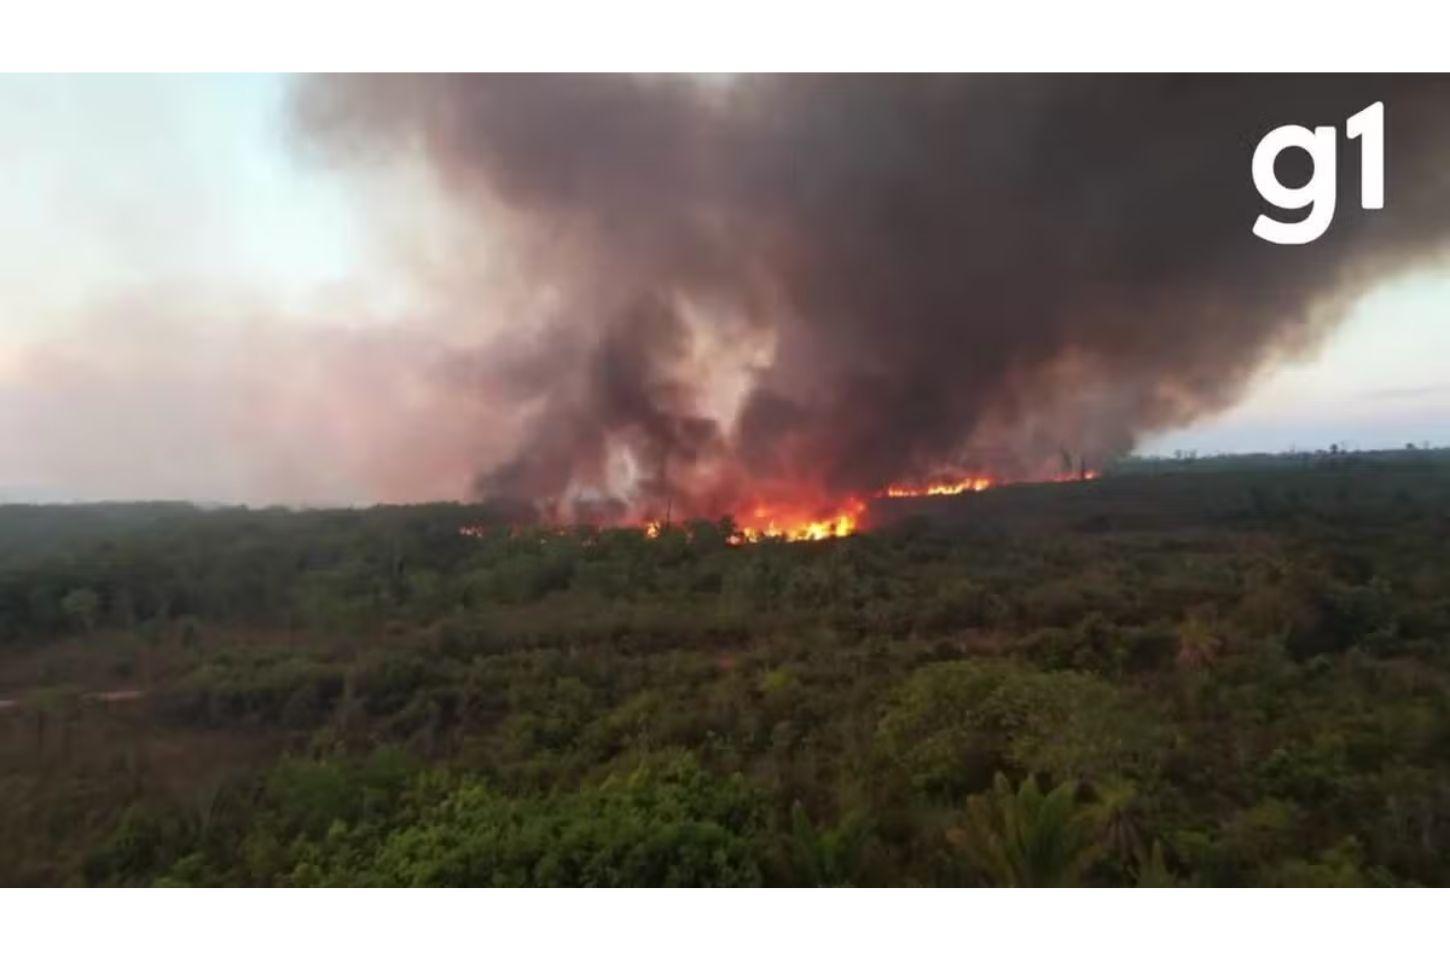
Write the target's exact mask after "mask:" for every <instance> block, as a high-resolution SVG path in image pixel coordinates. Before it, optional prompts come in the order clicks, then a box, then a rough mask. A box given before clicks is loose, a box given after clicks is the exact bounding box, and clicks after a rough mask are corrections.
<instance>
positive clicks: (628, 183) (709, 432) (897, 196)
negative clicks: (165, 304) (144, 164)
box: [297, 76, 1450, 515]
mask: <svg viewBox="0 0 1450 960" xmlns="http://www.w3.org/2000/svg"><path fill="white" fill-rule="evenodd" d="M1376 100H1382V101H1384V103H1385V106H1386V169H1387V181H1386V204H1385V209H1384V210H1382V211H1364V210H1361V209H1360V206H1359V192H1358V191H1359V144H1358V142H1357V141H1349V140H1347V139H1346V137H1345V135H1344V123H1345V120H1346V118H1348V117H1349V116H1351V115H1352V114H1354V113H1356V112H1358V111H1359V110H1361V109H1362V108H1364V107H1365V106H1367V105H1369V104H1370V103H1372V102H1374V101H1376ZM297 116H298V118H299V122H300V125H301V127H302V129H303V130H304V131H305V132H306V134H307V135H308V137H309V139H310V141H311V142H313V143H318V144H321V145H322V146H323V147H324V148H325V149H327V150H329V151H331V152H332V155H334V156H336V157H339V158H342V159H346V160H349V161H356V160H357V159H359V158H373V159H377V158H388V157H391V156H414V157H421V158H422V159H423V160H424V162H425V163H426V164H427V165H428V167H429V168H430V169H431V170H433V171H434V172H435V173H436V177H437V181H438V183H439V184H440V185H441V186H442V188H443V189H444V190H445V191H447V193H448V194H449V195H450V196H451V197H452V198H454V201H455V202H456V204H457V205H458V206H459V209H461V210H463V211H464V212H466V213H467V214H468V215H469V216H472V217H476V218H478V219H480V220H481V221H486V222H488V223H489V224H491V226H492V228H493V229H494V230H496V231H498V232H500V233H502V234H504V235H506V236H507V237H508V241H509V242H508V243H507V244H506V245H505V246H506V247H507V248H508V249H509V250H511V251H512V254H511V255H512V256H514V257H515V258H516V259H517V263H516V264H515V265H514V266H515V268H516V269H517V271H520V272H521V275H523V276H525V277H527V278H528V281H529V283H530V284H531V285H533V286H534V288H535V289H536V290H537V292H538V296H537V298H536V305H535V308H534V309H531V310H530V311H528V312H527V313H521V314H520V315H519V316H518V317H517V318H515V319H514V321H513V322H512V324H511V332H510V333H509V334H508V335H507V336H506V337H503V338H501V340H500V342H498V343H497V344H495V346H494V348H493V349H492V350H491V351H489V352H488V354H487V355H486V356H484V357H482V358H481V359H479V360H478V375H479V377H480V378H482V379H483V380H485V381H487V382H488V383H489V385H490V389H491V390H492V391H494V392H495V395H497V396H502V397H506V398H507V400H506V402H508V403H511V404H514V405H515V406H516V409H517V410H518V411H520V412H519V416H520V417H521V418H522V421H521V425H520V427H521V429H520V432H519V434H518V438H519V439H518V443H517V446H516V449H515V450H514V452H513V454H512V456H509V457H506V458H505V459H503V460H501V461H500V462H496V463H485V464H480V474H479V480H478V489H479V493H480V494H481V495H484V496H490V497H500V498H512V499H517V500H520V501H527V502H531V503H536V504H547V505H551V506H552V508H553V509H554V510H556V511H558V512H560V513H563V514H566V515H579V514H580V513H587V512H589V511H594V512H596V513H598V512H600V511H603V512H604V513H606V514H607V513H608V512H609V511H611V510H613V511H617V512H627V513H629V514H631V515H647V514H650V513H653V514H655V515H658V514H659V512H661V511H662V510H664V509H671V508H672V509H674V510H675V511H676V513H677V515H678V514H682V513H684V512H692V513H705V514H708V513H713V512H717V511H719V512H723V511H725V510H729V509H734V508H738V507H739V506H741V505H742V504H743V503H746V502H749V501H751V500H759V499H765V500H770V499H771V498H791V497H793V498H801V497H811V498H815V499H817V500H818V501H819V502H826V501H829V500H830V499H831V498H838V497H842V496H847V495H851V494H863V493H867V492H870V491H875V490H879V489H881V488H882V487H884V486H886V485H887V484H889V483H891V482H894V481H903V480H907V481H910V480H922V479H929V478H931V477H933V476H935V475H939V474H942V473H963V472H972V471H978V472H989V473H993V474H995V475H999V476H1005V477H1011V478H1020V479H1029V478H1032V477H1035V476H1041V475H1043V474H1045V473H1051V472H1054V471H1056V470H1057V469H1059V464H1060V463H1061V462H1062V460H1063V458H1064V456H1065V455H1066V456H1070V457H1073V458H1085V459H1086V460H1087V461H1088V462H1089V463H1094V462H1101V461H1102V460H1103V459H1105V458H1107V457H1109V456H1111V455H1113V454H1116V453H1120V452H1123V451H1126V450H1128V449H1130V448H1131V447H1132V446H1133V444H1134V443H1135V441H1136V440H1137V439H1138V438H1140V437H1141V436H1143V435H1144V434H1145V433H1148V432H1151V431H1156V430H1161V429H1165V428H1169V427H1174V426H1181V425H1183V424H1185V423H1187V422H1189V421H1191V420H1192V419H1194V418H1195V417H1198V416H1200V415H1202V414H1204V413H1206V412H1211V411H1215V410H1218V409H1221V408H1223V407H1224V406H1226V405H1227V404H1229V403H1230V402H1231V401H1233V400H1234V399H1235V398H1236V397H1237V396H1238V395H1239V393H1240V392H1241V390H1242V388H1243V387H1244V386H1245V384H1246V382H1247V380H1248V378H1250V377H1251V376H1252V375H1253V374H1254V373H1255V372H1256V371H1257V370H1259V369H1260V368H1262V367H1263V366H1264V365H1265V364H1266V363H1269V362H1272V361H1273V360H1274V359H1276V358H1278V357H1280V356H1281V355H1283V354H1285V353H1286V352H1293V351H1296V350H1301V349H1303V348H1304V347H1305V346H1307V345H1310V344H1313V343H1314V342H1315V341H1316V340H1317V338H1318V337H1319V336H1320V335H1321V334H1322V333H1323V331H1324V330H1325V329H1327V327H1328V326H1329V325H1331V324H1332V323H1333V322H1334V321H1335V320H1336V319H1337V318H1338V316H1339V315H1340V314H1341V313H1342V312H1343V309H1344V307H1345V306H1346V305H1347V303H1348V301H1349V300H1350V299H1351V298H1352V297H1354V296H1355V295H1357V294H1359V293H1361V292H1363V290H1364V289H1365V288H1366V287H1367V286H1368V285H1370V284H1371V283H1373V282H1376V281H1379V280H1380V279H1382V278H1383V277H1385V276H1387V275H1388V274H1390V273H1392V272H1396V271H1401V270H1404V269H1407V268H1410V267H1413V266H1415V265H1417V264H1418V263H1421V262H1423V261H1425V260H1426V259H1428V258H1430V257H1432V256H1436V255H1438V254H1439V253H1440V251H1441V249H1442V247H1443V245H1444V242H1445V241H1446V239H1447V238H1450V81H1447V80H1445V79H1429V78H1413V77H1400V78H1388V79H1385V78H1374V77H1282V76H1275V77H1151V76H1131V77H1102V76H1097V77H1073V76H1054V77H1031V78H1029V77H1012V76H993V77H974V76H965V77H886V76H872V77H742V78H730V79H723V80H722V79H713V78H712V79H700V78H678V77H671V78H660V77H647V78H635V77H623V76H607V77H587V76H577V77H546V76H532V77H501V76H470V77H450V76H428V77H347V78H339V77H322V78H315V79H313V80H311V81H309V82H307V83H305V84H304V85H303V86H302V87H301V89H300V91H299V96H298V99H297ZM1288 123H1295V124H1301V125H1304V126H1310V127H1312V126H1316V125H1335V126H1336V127H1337V128H1338V129H1339V144H1340V148H1339V164H1338V166H1339V171H1338V180H1339V203H1338V212H1337V214H1336V217H1335V219H1334V222H1333V224H1332V225H1331V227H1330V228H1329V231H1328V233H1327V234H1326V235H1325V236H1324V237H1322V238H1321V239H1320V240H1318V241H1316V242H1314V243H1311V244H1308V245H1306V246H1300V247H1285V246H1275V245H1272V244H1268V243H1266V242H1264V241H1262V240H1260V239H1258V238H1256V237H1255V236H1253V235H1252V233H1251V232H1250V228H1251V226H1252V224H1253V222H1254V219H1255V217H1256V216H1257V215H1258V214H1259V213H1261V212H1270V213H1273V214H1275V215H1276V216H1278V217H1279V218H1280V219H1290V218H1295V217H1297V216H1298V214H1293V213H1286V212H1284V211H1273V210H1269V209H1268V208H1267V205H1266V204H1265V203H1264V201H1262V200H1261V199H1260V198H1259V197H1258V195H1257V193H1256V191H1255V190H1254V187H1253V184H1252V180H1251V177H1250V158H1251V156H1252V153H1253V149H1254V146H1255V145H1256V143H1257V142H1258V140H1259V139H1260V138H1261V137H1262V136H1263V135H1264V134H1265V133H1267V132H1268V131H1269V130H1270V129H1272V128H1274V127H1276V126H1279V125H1282V124H1288ZM1292 160H1293V158H1292V157H1288V156H1286V157H1285V158H1284V160H1283V161H1282V162H1281V164H1280V166H1281V169H1282V170H1283V173H1282V179H1284V180H1285V182H1290V183H1292V182H1293V179H1294V178H1293V176H1292V173H1293V171H1292V170H1290V169H1288V168H1290V167H1292V166H1293V163H1292ZM1300 175H1301V176H1303V177H1307V175H1308V170H1307V164H1305V169H1304V170H1303V171H1302V172H1301V174H1300ZM487 255H488V256H493V257H496V256H497V251H496V249H493V248H491V250H490V252H489V253H488V254H487ZM457 256H458V257H459V258H460V259H461V260H462V261H463V263H464V264H465V266H466V264H467V260H468V258H469V257H471V256H474V254H472V253H471V252H470V251H468V250H461V251H459V252H458V254H457ZM477 256H480V257H482V256H484V254H478V255H477Z"/></svg>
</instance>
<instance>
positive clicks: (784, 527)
mask: <svg viewBox="0 0 1450 960" xmlns="http://www.w3.org/2000/svg"><path fill="white" fill-rule="evenodd" d="M865 512H866V504H865V502H864V501H862V500H857V499H854V498H853V499H851V500H847V501H846V502H845V503H844V504H842V505H841V506H840V507H838V508H835V509H832V510H827V511H816V512H805V513H803V512H802V511H800V510H799V509H798V508H796V509H792V508H789V507H779V506H772V505H768V504H758V505H756V506H755V507H754V508H753V509H751V510H750V511H749V515H750V518H751V521H752V523H751V525H748V526H742V527H740V529H739V531H738V533H737V534H736V535H735V537H734V538H733V542H735V543H755V542H757V541H760V540H767V539H774V538H781V539H785V540H790V541H797V540H828V539H830V538H831V537H848V536H850V535H851V534H853V533H855V532H856V529H857V527H858V526H859V525H860V520H861V514H863V513H865Z"/></svg>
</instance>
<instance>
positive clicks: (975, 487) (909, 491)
mask: <svg viewBox="0 0 1450 960" xmlns="http://www.w3.org/2000/svg"><path fill="white" fill-rule="evenodd" d="M993 483H994V481H993V480H992V478H991V477H963V478H962V479H960V480H952V481H949V482H947V483H931V484H927V485H926V486H924V487H910V486H904V485H901V484H893V485H892V486H889V487H887V488H886V489H885V490H883V491H882V492H881V495H882V496H883V497H950V496H955V495H956V494H959V493H980V492H981V491H983V490H986V489H987V488H988V487H990V486H992V485H993Z"/></svg>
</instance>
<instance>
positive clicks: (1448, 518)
mask: <svg viewBox="0 0 1450 960" xmlns="http://www.w3.org/2000/svg"><path fill="white" fill-rule="evenodd" d="M865 526H866V529H865V531H864V532H862V533H858V534H856V535H853V536H849V537H843V538H837V539H829V540H824V541H821V542H811V543H791V542H784V541H780V540H765V541H762V542H758V543H744V544H740V543H735V542H732V541H734V540H735V538H734V537H733V536H732V534H733V533H734V530H735V527H734V522H733V521H732V520H731V519H730V518H710V519H708V520H699V521H690V522H683V523H679V522H677V523H674V524H671V525H667V526H665V527H664V528H663V529H661V530H660V531H659V533H658V535H657V536H647V535H646V533H645V532H644V531H642V530H639V529H623V528H617V529H608V528H586V527H579V528H569V529H548V528H534V527H517V526H511V525H509V524H507V523H503V522H500V521H499V519H498V518H497V517H496V516H493V515H491V513H490V511H489V510H488V509H487V508H486V507H485V506H482V505H478V504H427V505H417V506H397V507H372V508H367V509H327V510H322V509H317V510H301V509H298V510H289V509H280V508H278V509H242V508H230V507H203V506H195V505H187V504H175V503H135V504H81V505H66V506H27V505H5V506H0V849H4V850H5V851H6V856H5V857H3V858H0V883H5V884H7V885H146V886H150V885H249V886H250V885H263V886H275V885H282V886H316V885H346V886H363V885H386V886H394V885H479V886H486V885H567V886H596V885H615V886H617V885H624V886H655V885H691V886H695V885H783V886H817V885H828V886H829V885H855V886H915V885H953V886H956V885H963V886H1066V885H1084V886H1134V885H1136V886H1175V885H1183V886H1239V885H1244V886H1366V885H1371V886H1389V885H1445V884H1447V883H1450V854H1447V853H1446V851H1447V850H1450V551H1447V549H1446V544H1447V542H1450V461H1447V458H1445V457H1443V456H1435V455H1433V454H1432V453H1431V452H1428V451H1426V452H1421V453H1418V454H1417V453H1416V452H1414V451H1409V452H1405V453H1404V454H1403V455H1399V456H1391V457H1380V458H1374V457H1357V456H1347V455H1346V456H1337V455H1336V456H1315V457H1299V458H1293V459H1289V460H1284V461H1282V462H1280V461H1274V462H1272V463H1261V462H1258V461H1246V462H1228V463H1217V464H1215V465H1214V466H1213V468H1212V469H1208V468H1202V467H1200V468H1195V467H1193V466H1192V465H1191V464H1177V465H1175V464H1174V463H1171V462H1166V463H1162V464H1157V465H1154V466H1153V467H1152V468H1151V469H1148V468H1146V467H1144V466H1143V465H1142V464H1138V465H1137V466H1136V467H1134V466H1133V465H1125V466H1124V467H1123V468H1121V469H1109V470H1106V471H1105V475H1104V476H1102V477H1101V478H1100V479H1097V480H1094V481H1091V482H1073V483H1049V484H1024V485H1013V486H1004V487H998V488H993V489H989V490H986V491H982V492H977V493H966V494H962V495H960V496H953V497H934V498H924V499H921V500H910V501H892V502H890V503H884V502H883V503H879V504H876V505H873V507H872V514H871V517H870V523H868V524H866V525H865Z"/></svg>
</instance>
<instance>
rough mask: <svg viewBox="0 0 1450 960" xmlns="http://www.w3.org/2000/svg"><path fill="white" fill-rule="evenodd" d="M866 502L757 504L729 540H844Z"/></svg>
mask: <svg viewBox="0 0 1450 960" xmlns="http://www.w3.org/2000/svg"><path fill="white" fill-rule="evenodd" d="M1097 477H1098V473H1097V471H1095V470H1086V469H1084V470H1080V471H1077V472H1074V473H1063V474H1059V475H1057V476H1053V477H1049V478H1047V479H1046V480H1045V481H1041V482H1047V483H1067V482H1072V481H1081V480H1096V479H1097ZM1013 482H1014V481H1010V480H1001V479H999V478H996V477H990V476H982V475H975V474H974V475H970V476H965V477H960V478H957V479H947V480H936V481H933V482H930V483H925V484H921V485H912V484H904V483H897V484H892V485H891V486H889V487H886V488H885V489H883V490H881V491H880V492H878V493H876V494H874V495H873V496H872V497H871V498H868V499H897V498H904V497H948V496H956V495H960V494H967V493H980V492H982V491H983V490H989V489H991V488H993V487H999V486H1005V485H1008V484H1010V483H1013ZM867 505H868V504H867V499H860V498H856V497H852V498H850V499H848V500H846V501H845V502H844V503H840V504H832V505H828V506H819V505H817V506H801V505H799V504H791V503H781V502H778V501H775V502H769V503H764V502H760V503H757V504H756V505H754V506H752V507H750V508H748V509H747V510H745V511H743V515H744V516H745V517H746V518H748V520H749V522H748V523H747V524H742V525H741V526H739V527H738V528H737V529H736V531H735V533H734V534H733V535H732V536H731V537H730V543H732V544H736V545H739V544H745V543H758V542H760V541H762V540H775V539H779V540H787V541H790V542H797V541H808V540H830V539H832V538H835V537H848V536H850V535H851V534H853V533H855V532H856V531H857V530H858V529H860V526H861V519H862V515H863V514H864V513H865V512H866V508H867ZM666 526H667V524H666V523H665V522H662V521H660V520H650V521H648V522H646V523H645V524H644V525H643V532H644V535H645V536H646V537H647V538H649V539H651V540H654V539H657V538H659V536H660V535H661V534H662V533H663V532H664V531H665V528H666ZM458 532H459V533H460V534H462V535H463V536H468V537H482V536H484V535H485V533H486V529H485V528H484V527H482V526H465V527H461V528H460V529H459V531H458Z"/></svg>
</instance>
